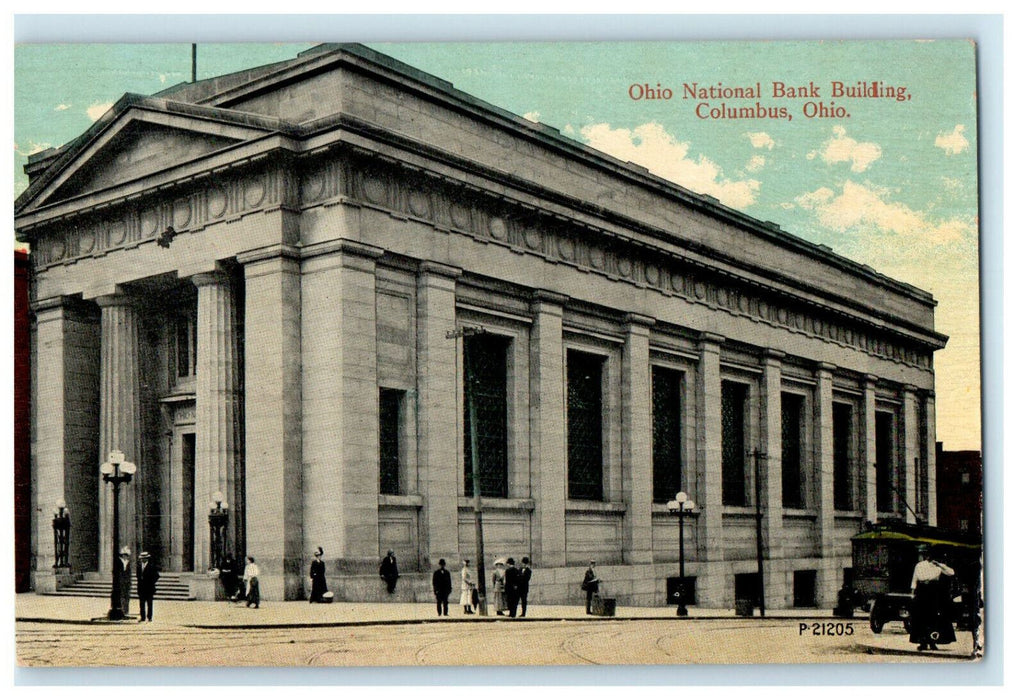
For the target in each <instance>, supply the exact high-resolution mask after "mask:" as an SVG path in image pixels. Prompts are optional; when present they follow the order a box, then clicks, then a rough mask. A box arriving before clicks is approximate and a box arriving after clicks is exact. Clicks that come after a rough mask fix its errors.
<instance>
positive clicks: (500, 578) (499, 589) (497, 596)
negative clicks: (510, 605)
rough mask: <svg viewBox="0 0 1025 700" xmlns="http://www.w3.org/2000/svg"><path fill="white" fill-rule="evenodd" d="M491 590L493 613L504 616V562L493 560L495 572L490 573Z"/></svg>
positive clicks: (502, 560)
mask: <svg viewBox="0 0 1025 700" xmlns="http://www.w3.org/2000/svg"><path fill="white" fill-rule="evenodd" d="M491 590H492V591H493V594H492V595H493V596H494V601H495V613H496V614H498V615H504V614H505V610H506V605H505V560H504V559H496V560H495V570H494V571H493V572H492V573H491Z"/></svg>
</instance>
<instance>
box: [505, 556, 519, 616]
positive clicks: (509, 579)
mask: <svg viewBox="0 0 1025 700" xmlns="http://www.w3.org/2000/svg"><path fill="white" fill-rule="evenodd" d="M505 601H506V604H507V605H508V607H509V617H516V606H517V605H519V602H520V570H519V569H517V568H516V560H515V559H513V558H512V557H509V558H508V559H506V561H505Z"/></svg>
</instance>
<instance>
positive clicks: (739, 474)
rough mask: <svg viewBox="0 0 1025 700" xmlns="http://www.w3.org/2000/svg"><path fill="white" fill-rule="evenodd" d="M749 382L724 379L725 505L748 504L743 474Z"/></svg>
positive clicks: (723, 493) (723, 455)
mask: <svg viewBox="0 0 1025 700" xmlns="http://www.w3.org/2000/svg"><path fill="white" fill-rule="evenodd" d="M746 402H747V386H746V385H744V384H738V383H736V382H723V383H722V499H723V501H722V502H723V505H727V506H746V505H747V485H746V482H745V478H744V476H745V475H744V464H745V458H744V445H745V432H746V430H745V423H746V421H745V412H744V404H745V403H746Z"/></svg>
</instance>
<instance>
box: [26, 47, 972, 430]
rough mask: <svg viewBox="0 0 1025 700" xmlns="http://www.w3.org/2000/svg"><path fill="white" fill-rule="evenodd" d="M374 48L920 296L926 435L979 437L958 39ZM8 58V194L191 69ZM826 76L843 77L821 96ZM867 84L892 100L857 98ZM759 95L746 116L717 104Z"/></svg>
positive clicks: (62, 54) (212, 70) (64, 54)
mask: <svg viewBox="0 0 1025 700" xmlns="http://www.w3.org/2000/svg"><path fill="white" fill-rule="evenodd" d="M369 45H370V46H371V47H372V48H374V49H377V50H378V51H381V52H383V53H385V54H388V55H390V56H392V57H394V58H397V59H399V60H401V61H403V62H405V63H408V64H410V65H412V66H414V67H416V68H419V69H421V70H423V71H426V72H428V73H431V74H433V75H436V76H438V77H440V78H443V79H445V80H448V81H450V82H451V83H452V84H453V85H454V87H455V88H456V89H458V90H462V91H464V92H467V93H469V94H471V95H473V96H475V97H478V98H480V99H483V100H485V101H487V102H490V103H492V104H494V105H497V106H499V107H501V108H503V109H506V110H508V111H510V112H513V113H514V114H517V115H520V116H523V117H524V118H526V119H530V120H533V121H539V122H543V123H545V124H548V125H550V126H552V127H554V128H556V129H558V130H559V131H560V132H562V133H563V134H564V135H566V136H568V137H570V138H573V139H576V140H578V141H580V142H581V143H585V144H587V145H590V146H592V147H594V148H596V149H598V150H601V151H604V152H606V153H608V154H610V155H612V156H614V157H616V158H620V159H622V160H625V161H632V162H634V163H637V164H639V165H642V166H644V167H646V168H648V169H649V170H650V171H651V172H652V173H653V174H655V175H658V176H660V177H663V178H665V179H667V180H670V181H672V182H675V183H677V184H679V185H682V186H684V187H686V188H688V189H690V190H693V191H695V192H699V193H704V194H709V195H712V196H714V197H716V198H718V199H719V200H720V201H721V202H722V203H723V204H725V205H727V206H729V207H732V208H734V209H737V210H739V211H742V212H744V213H745V214H749V215H751V216H753V217H756V218H759V219H764V220H769V221H773V222H776V223H777V224H779V225H780V226H781V227H782V228H783V229H784V230H785V231H788V232H790V233H792V234H794V235H797V236H799V237H801V238H804V239H807V240H809V241H811V242H814V243H820V244H825V245H827V246H829V247H831V248H832V249H833V250H834V251H836V252H837V253H839V254H840V255H843V256H845V257H848V258H851V259H853V260H856V261H858V262H861V263H865V264H867V265H869V266H871V267H872V268H874V269H875V270H877V271H878V272H880V273H882V274H884V275H887V276H889V277H892V278H895V279H898V280H901V281H904V282H908V283H910V284H913V285H915V286H917V287H920V288H922V289H924V290H926V291H928V292H930V293H932V294H933V295H934V296H935V297H936V299H937V301H938V303H939V305H938V307H937V309H936V329H937V330H938V331H939V332H941V333H944V334H946V335H948V336H950V340H949V342H948V344H947V347H946V348H945V349H944V350H941V351H939V352H938V353H936V356H935V358H936V360H935V367H936V384H937V400H936V402H937V439H938V440H941V441H943V443H944V446H945V448H946V449H954V450H956V449H979V448H980V447H981V427H980V426H981V418H980V376H979V279H978V189H977V188H978V177H977V166H976V164H977V150H976V149H977V135H976V132H977V129H976V108H977V105H976V88H975V62H974V52H975V47H974V45H973V44H971V43H970V42H967V41H961V40H958V41H955V40H951V41H934V42H926V41H907V40H901V41H876V42H832V41H831V42H813V41H801V42H768V41H763V42H737V41H734V42H729V41H722V42H714V43H710V42H676V43H665V42H635V43H572V44H570V43H547V44H545V43H514V42H493V43H477V44H467V43H460V44H453V43H449V44H431V43H416V44H377V43H372V44H369ZM306 48H309V45H307V44H273V45H272V44H231V45H222V44H200V45H199V47H198V70H197V73H198V77H199V78H200V79H202V78H206V77H212V76H215V75H221V74H224V73H228V72H232V71H235V70H241V69H244V68H249V67H252V66H256V65H261V64H264V63H270V62H273V61H279V60H284V59H288V58H292V57H294V56H295V55H296V54H297V53H298V52H299V51H302V50H304V49H306ZM14 61H15V64H14V67H15V85H14V97H15V104H14V108H15V115H14V138H15V163H14V171H15V172H14V190H15V191H14V195H15V196H17V195H18V194H20V193H21V192H22V191H23V190H24V188H25V187H26V186H27V179H26V177H25V175H24V172H23V170H22V169H23V167H24V164H25V162H26V159H27V157H28V155H29V154H30V153H34V152H37V151H39V150H42V149H44V148H48V147H51V146H59V145H61V144H63V143H66V142H68V141H70V140H71V139H73V138H74V137H76V136H77V135H78V134H80V133H81V132H82V131H84V130H85V129H86V128H88V126H89V125H90V124H91V123H92V122H93V121H94V120H95V119H97V118H98V117H99V116H100V115H102V114H103V113H104V112H105V111H106V109H108V108H109V107H110V105H111V104H113V103H114V102H115V101H116V100H117V99H118V98H119V97H121V95H123V94H124V93H126V92H135V93H140V94H153V93H155V92H159V91H160V90H163V89H166V88H168V87H170V86H172V85H174V84H176V83H179V82H184V81H187V80H189V77H190V70H191V51H190V47H189V45H188V44H161V45H157V44H149V45H141V44H133V45H129V44H110V45H101V44H67V45H52V44H50V45H47V44H21V45H17V46H16V47H15V53H14ZM834 83H842V84H843V86H842V87H843V88H846V89H848V90H853V91H854V92H851V93H847V94H844V95H843V96H839V95H838V96H834V95H833V89H834ZM873 83H876V84H877V86H878V87H880V88H882V90H883V92H887V91H889V92H888V93H887V94H890V95H892V96H891V97H865V96H863V94H864V92H865V89H864V88H865V87H866V86H871V85H872V84H873ZM755 89H758V90H759V91H760V92H759V93H758V94H757V95H756V96H750V95H748V94H747V91H749V90H755ZM859 89H860V93H859V92H858V90H859ZM901 89H903V90H901ZM731 91H732V94H731ZM737 93H740V95H741V96H739V97H736V96H733V95H735V94H737ZM756 103H757V105H760V106H761V108H762V109H761V111H760V112H756V116H760V118H729V117H731V116H732V117H736V116H737V115H736V114H735V113H734V114H731V113H730V110H735V109H736V108H739V107H752V108H755V107H756ZM723 105H724V106H725V108H726V109H725V110H723V109H722V106H723ZM784 109H785V110H786V114H785V115H784V114H783V113H782V110H784ZM721 112H725V114H720V113H721Z"/></svg>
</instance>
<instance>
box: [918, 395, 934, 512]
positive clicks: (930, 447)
mask: <svg viewBox="0 0 1025 700" xmlns="http://www.w3.org/2000/svg"><path fill="white" fill-rule="evenodd" d="M922 433H923V434H924V435H925V438H924V439H925V445H924V447H925V449H923V450H922V453H923V454H924V455H925V462H926V463H925V464H924V465H922V466H921V469H922V474H923V476H924V478H925V499H926V500H925V511H926V513H927V516H928V524H929V525H932V526H934V527H935V526H936V524H937V519H936V392H935V391H933V390H932V389H929V390H926V391H924V392H922Z"/></svg>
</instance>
